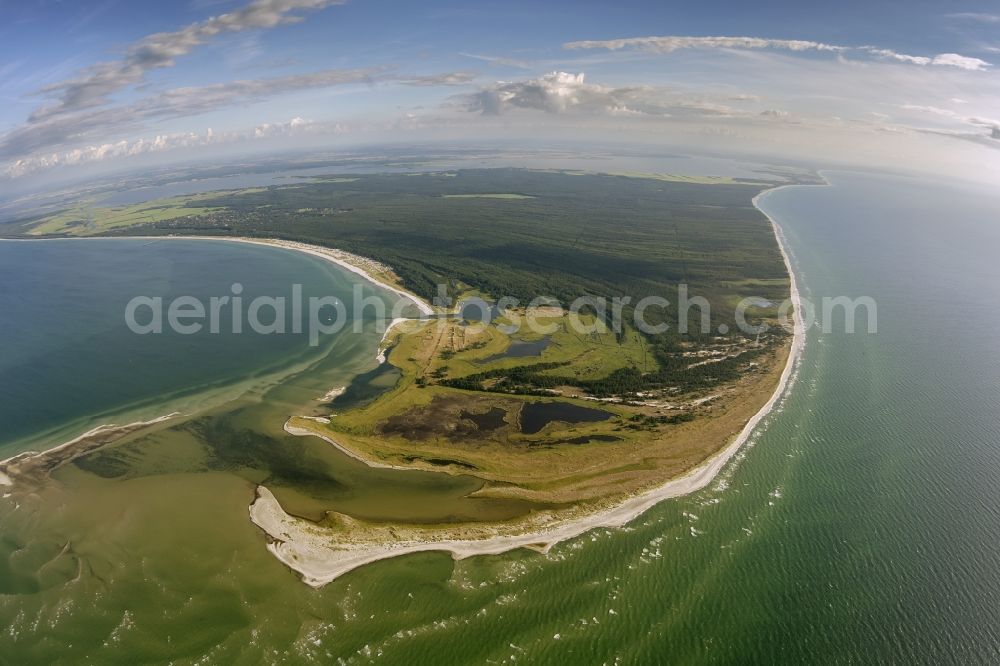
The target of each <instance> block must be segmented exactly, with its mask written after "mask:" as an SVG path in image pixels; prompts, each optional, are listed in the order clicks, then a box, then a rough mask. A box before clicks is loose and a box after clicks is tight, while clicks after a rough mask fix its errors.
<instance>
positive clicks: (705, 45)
mask: <svg viewBox="0 0 1000 666" xmlns="http://www.w3.org/2000/svg"><path fill="white" fill-rule="evenodd" d="M563 48H566V49H607V50H611V51H619V50H622V49H638V50H642V51H648V52H651V53H673V52H674V51H678V50H680V49H743V50H746V49H778V50H783V51H799V52H802V51H825V52H833V53H837V54H840V55H844V54H847V53H849V52H857V53H867V54H869V55H873V56H877V57H881V58H888V59H890V60H895V61H897V62H905V63H909V64H912V65H921V66H926V65H938V66H943V67H958V68H960V69H967V70H983V69H986V68H987V67H989V66H990V63H988V62H986V61H985V60H980V59H979V58H970V57H968V56H962V55H959V54H957V53H941V54H938V55H936V56H914V55H907V54H905V53H899V52H897V51H893V50H892V49H884V48H879V47H875V46H841V45H837V44H826V43H823V42H814V41H809V40H802V39H767V38H763V37H684V36H662V37H629V38H626V39H608V40H588V41H577V42H568V43H566V44H563Z"/></svg>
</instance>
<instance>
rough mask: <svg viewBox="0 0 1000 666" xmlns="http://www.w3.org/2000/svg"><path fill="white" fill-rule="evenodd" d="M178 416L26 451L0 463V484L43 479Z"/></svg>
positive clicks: (98, 429)
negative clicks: (128, 436) (130, 435)
mask: <svg viewBox="0 0 1000 666" xmlns="http://www.w3.org/2000/svg"><path fill="white" fill-rule="evenodd" d="M178 415H180V412H174V413H172V414H166V415H164V416H158V417H157V418H155V419H150V420H149V421H135V422H134V423H127V424H125V425H115V424H113V423H109V424H105V425H100V426H97V427H96V428H93V429H92V430H88V431H87V432H85V433H83V434H82V435H80V436H79V437H75V438H73V439H71V440H69V441H68V442H64V443H62V444H60V445H58V446H54V447H52V448H51V449H47V450H45V451H42V452H38V451H25V452H24V453H19V454H17V455H16V456H11V457H10V458H7V459H6V460H0V485H7V486H10V485H14V483H15V482H20V481H39V480H42V479H43V478H44V477H46V476H47V475H48V474H49V472H51V471H52V470H54V469H55V468H56V467H58V466H59V465H62V464H63V463H66V462H69V461H70V460H72V459H74V458H77V457H79V456H82V455H84V454H86V453H90V452H91V451H94V450H96V449H99V448H101V447H102V446H105V445H107V444H109V443H111V442H113V441H114V440H116V439H119V438H120V437H124V436H125V435H127V434H129V433H132V432H135V431H136V430H139V429H141V428H145V427H147V426H151V425H155V424H157V423H162V422H164V421H168V420H170V419H172V418H174V417H175V416H178Z"/></svg>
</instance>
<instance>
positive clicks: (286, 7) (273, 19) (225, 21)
mask: <svg viewBox="0 0 1000 666" xmlns="http://www.w3.org/2000/svg"><path fill="white" fill-rule="evenodd" d="M341 2H343V0H254V2H251V3H250V4H248V5H246V6H244V7H241V8H240V9H237V10H236V11H233V12H230V13H227V14H221V15H219V16H213V17H211V18H208V19H206V20H204V21H199V22H197V23H192V24H190V25H188V26H186V27H184V28H181V29H180V30H175V31H173V32H158V33H155V34H152V35H147V36H146V37H144V38H142V39H140V40H139V41H137V42H134V43H132V44H130V45H129V46H128V47H127V48H126V49H125V55H124V57H123V58H121V59H120V60H114V61H108V62H101V63H97V64H95V65H92V66H90V67H88V68H86V69H84V70H82V71H81V72H80V73H79V74H78V75H77V76H76V77H75V78H72V79H69V80H66V81H61V82H59V83H54V84H52V85H49V86H46V87H45V88H43V89H42V90H41V92H42V93H44V94H47V95H51V96H53V97H55V98H56V100H57V101H56V102H55V103H54V104H51V105H48V106H43V107H41V108H39V109H36V110H35V112H34V113H32V115H31V117H30V119H29V120H30V122H41V121H44V120H45V119H47V118H52V117H54V116H59V115H63V114H67V113H73V112H75V111H78V110H81V109H88V108H93V107H95V106H101V105H104V104H107V103H108V101H109V100H108V96H109V95H111V94H112V93H115V92H117V91H119V90H122V89H123V88H126V87H128V86H132V85H135V84H138V83H141V82H142V81H143V79H144V77H145V74H146V72H148V71H150V70H153V69H160V68H164V67H170V66H172V65H173V64H174V58H177V57H180V56H183V55H186V54H188V53H190V52H191V51H192V50H193V49H194V48H196V47H197V46H200V45H202V44H205V43H206V42H208V41H209V40H211V39H212V38H213V37H215V36H217V35H221V34H224V33H234V32H242V31H246V30H259V29H266V28H273V27H275V26H277V25H281V24H286V23H294V22H296V21H299V20H301V17H300V16H299V15H297V14H295V13H294V12H297V11H302V10H315V9H321V8H323V7H326V6H329V5H333V4H340V3H341Z"/></svg>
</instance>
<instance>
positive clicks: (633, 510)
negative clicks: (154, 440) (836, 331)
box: [250, 188, 805, 587]
mask: <svg viewBox="0 0 1000 666" xmlns="http://www.w3.org/2000/svg"><path fill="white" fill-rule="evenodd" d="M775 189H777V188H775ZM768 191H771V190H768ZM762 194H764V193H761V194H760V195H757V197H754V199H753V204H754V206H757V204H758V200H759V198H760V196H761V195H762ZM758 209H759V207H758ZM761 212H763V211H761ZM765 215H766V213H765ZM768 219H769V220H770V221H771V226H772V228H773V229H774V234H775V238H776V239H777V242H778V246H779V248H780V250H781V253H782V256H783V258H784V262H785V267H786V269H787V271H788V275H789V279H790V298H791V300H792V303H793V304H794V306H795V307H794V315H793V317H794V330H793V339H792V346H791V350H790V351H789V355H788V360H787V361H786V363H785V367H784V369H783V370H782V373H781V378H780V380H779V382H778V386H777V387H776V388H775V390H774V393H773V394H772V395H771V397H770V399H769V400H768V401H767V403H766V404H765V405H764V406H763V407H761V408H760V410H759V411H758V412H757V413H756V414H755V415H754V416H753V417H752V418H751V419H750V420H749V421H748V422H747V424H746V425H745V426H744V427H743V429H742V430H741V431H740V433H739V434H738V435H737V436H736V437H735V438H734V439H733V441H732V442H731V443H730V444H729V445H728V446H727V447H726V448H724V449H723V450H721V451H719V452H718V453H717V454H716V455H715V456H713V457H712V458H711V459H710V460H708V461H707V462H706V463H704V464H702V465H701V466H699V467H697V468H695V469H693V470H691V471H689V472H688V473H686V474H684V475H682V476H680V477H677V478H674V479H671V480H669V481H667V482H666V483H664V484H663V485H661V486H659V487H657V488H654V489H652V490H649V491H647V492H644V493H640V494H638V495H635V496H633V497H630V498H628V499H626V500H625V501H623V502H621V503H619V504H617V505H615V506H612V507H610V508H608V509H605V510H601V511H598V512H595V513H592V514H589V515H584V516H578V515H577V516H559V515H557V514H555V513H551V514H544V515H542V514H536V515H533V516H532V518H530V519H529V520H530V524H529V523H528V522H527V521H526V522H523V523H521V526H522V527H523V532H521V533H515V534H509V533H500V531H501V527H500V526H497V529H496V530H495V531H496V533H495V534H491V535H487V536H484V537H482V538H469V539H451V538H441V539H435V538H427V539H409V540H407V539H397V540H395V541H391V542H380V543H375V542H371V543H363V542H362V543H358V542H335V541H334V537H333V535H332V534H331V533H330V532H329V531H327V530H323V529H322V528H318V527H316V526H315V525H313V524H312V523H309V522H308V521H304V520H301V519H299V518H295V517H293V516H290V515H288V514H287V513H285V511H284V510H283V509H282V508H281V505H280V504H279V503H278V501H277V500H276V499H275V498H274V495H272V494H271V493H270V491H268V490H267V488H264V487H263V486H259V487H258V490H257V499H256V500H255V501H254V502H253V504H251V505H250V518H251V520H252V521H253V522H254V523H255V524H256V525H257V526H259V527H260V528H261V529H262V530H264V531H265V532H266V533H267V534H268V535H269V536H270V537H271V539H272V541H271V542H270V543H269V544H268V549H269V550H270V551H271V552H272V553H273V554H274V555H275V557H277V558H278V559H279V560H281V561H282V562H284V563H285V564H286V565H287V566H288V567H290V568H291V569H293V570H295V571H297V572H298V573H299V574H301V576H302V580H303V581H304V582H306V583H307V584H309V585H312V586H314V587H320V586H322V585H325V584H326V583H329V582H330V581H332V580H334V579H336V578H337V577H338V576H341V575H343V574H344V573H346V572H348V571H351V570H352V569H355V568H357V567H360V566H363V565H365V564H369V563H371V562H376V561H378V560H382V559H386V558H390V557H397V556H400V555H406V554H409V553H417V552H423V551H446V552H450V553H451V554H452V556H453V557H455V558H456V559H461V558H465V557H471V556H475V555H493V554H499V553H503V552H507V551H510V550H514V549H517V548H525V547H530V548H536V549H539V550H542V551H545V550H548V549H549V548H551V547H552V546H553V545H554V544H556V543H559V542H560V541H565V540H567V539H572V538H574V537H577V536H580V535H581V534H584V533H585V532H588V531H589V530H592V529H595V528H598V527H621V526H623V525H625V524H626V523H629V522H631V521H632V520H634V519H635V518H637V517H638V516H640V515H641V514H642V513H644V512H645V511H646V510H648V509H649V508H651V507H653V506H655V505H656V504H658V503H659V502H662V501H663V500H666V499H669V498H673V497H678V496H681V495H686V494H689V493H693V492H695V491H698V490H700V489H702V488H704V487H706V486H707V485H708V484H709V483H711V481H712V479H713V478H715V476H716V475H717V474H718V473H719V472H720V471H721V470H722V469H723V468H724V467H725V465H726V463H727V462H729V460H730V459H731V458H732V457H733V455H735V454H736V452H737V451H738V450H739V449H740V447H741V446H743V444H744V443H745V442H746V441H747V439H748V438H749V437H750V434H751V433H752V432H753V430H754V429H755V428H756V427H757V426H758V424H760V422H761V420H763V419H764V418H765V417H766V416H767V415H768V414H769V413H770V412H771V411H772V410H773V409H774V407H775V405H776V404H777V403H778V401H779V400H780V399H781V397H782V396H783V395H784V393H785V391H786V390H787V389H788V387H789V386H790V385H791V383H792V378H793V377H794V371H795V368H796V365H797V363H798V360H799V358H800V356H801V352H802V349H803V346H804V343H805V329H804V323H803V319H802V312H801V309H802V308H801V300H800V295H799V290H798V285H797V283H796V278H795V273H794V271H793V268H792V263H791V259H790V257H789V254H788V250H787V248H786V242H785V239H784V236H783V235H782V232H781V229H780V228H779V227H778V225H777V223H775V221H774V220H773V219H771V218H770V216H768ZM286 430H287V431H288V432H289V433H291V434H296V435H298V434H301V435H313V436H317V435H315V433H313V432H312V431H307V430H304V429H300V428H290V427H288V426H287V424H286ZM323 439H325V440H326V441H328V442H330V443H331V444H333V445H334V446H337V447H338V448H339V449H340V450H342V451H345V453H347V454H348V455H351V456H352V457H355V458H358V456H356V455H355V454H353V453H351V452H348V451H346V450H345V449H343V447H340V446H339V445H337V444H336V442H333V441H332V440H330V439H328V438H325V437H324V438H323ZM368 464H371V463H368ZM379 466H381V465H379ZM504 527H508V526H504ZM509 527H515V525H511V526H509ZM443 531H444V530H442V532H443ZM430 533H431V531H430V530H428V534H430Z"/></svg>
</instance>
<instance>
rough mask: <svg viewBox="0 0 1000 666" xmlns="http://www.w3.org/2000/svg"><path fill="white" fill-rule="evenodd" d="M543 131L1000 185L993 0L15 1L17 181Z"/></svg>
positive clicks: (11, 152) (10, 72) (1, 156)
mask: <svg viewBox="0 0 1000 666" xmlns="http://www.w3.org/2000/svg"><path fill="white" fill-rule="evenodd" d="M541 139H558V140H587V141H601V142H605V143H616V142H619V143H622V144H641V145H644V146H660V145H662V146H663V147H664V148H665V149H667V148H669V149H684V150H697V149H699V148H700V149H704V150H709V151H713V152H720V151H721V152H730V153H733V154H745V155H751V154H752V155H757V156H760V155H767V156H772V157H774V158H776V159H796V160H814V161H819V162H822V163H824V164H845V165H857V166H870V167H879V168H886V167H890V168H891V167H892V166H893V165H905V166H906V167H907V168H912V169H919V170H924V171H927V172H930V173H941V174H946V175H951V176H957V177H960V178H968V179H975V180H979V181H985V182H993V183H996V182H1000V150H998V148H1000V3H996V2H994V3H989V2H949V3H942V2H929V1H926V0H908V1H906V2H879V1H878V0H869V1H864V2H860V1H857V0H846V1H842V2H838V3H819V2H801V1H798V2H768V3H761V2H748V1H746V0H743V1H739V2H730V1H722V0H707V1H702V2H697V3H691V2H685V3H679V2H670V1H662V0H661V1H658V2H628V1H619V2H614V3H609V2H591V1H589V0H575V1H569V2H538V1H535V2H522V1H520V0H507V1H505V2H494V1H492V0H487V1H484V2H459V1H456V0H447V1H438V0H424V1H422V2H391V1H389V0H348V1H338V0H250V1H248V0H185V1H181V2H168V1H162V2H156V3H147V2H142V3H140V2H125V1H124V0H95V1H91V2H87V1H79V0H75V1H71V0H43V1H39V2H26V1H25V0H16V1H10V0H0V188H6V189H8V190H10V189H12V188H13V189H17V188H18V187H20V186H22V185H25V186H26V185H28V184H30V183H32V182H34V181H37V180H38V179H39V178H42V177H44V176H45V175H46V174H50V173H51V172H66V173H75V172H79V173H86V172H87V171H88V170H97V169H99V168H105V167H108V166H114V167H118V168H129V166H130V165H138V164H148V163H150V162H151V161H152V162H154V163H159V162H162V163H173V162H183V161H184V160H185V159H193V158H195V157H197V158H199V159H203V158H204V157H205V156H211V155H213V154H236V153H243V152H245V153H247V154H266V153H268V152H275V151H281V150H287V149H299V148H309V147H324V148H332V149H336V148H337V147H338V146H349V145H358V144H376V143H391V142H449V141H494V140H520V141H524V142H525V145H531V144H532V142H537V141H538V140H541Z"/></svg>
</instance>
